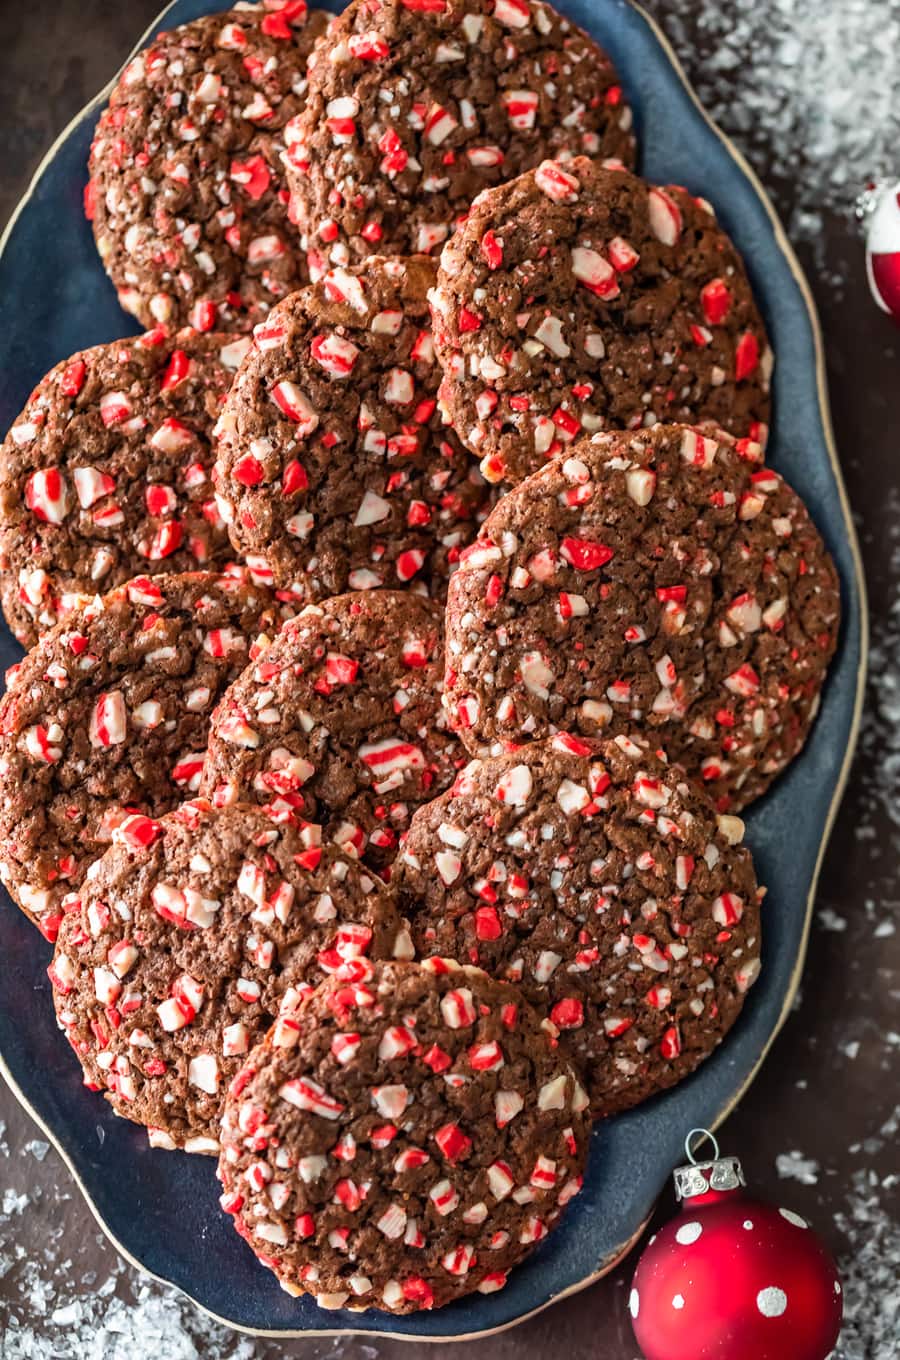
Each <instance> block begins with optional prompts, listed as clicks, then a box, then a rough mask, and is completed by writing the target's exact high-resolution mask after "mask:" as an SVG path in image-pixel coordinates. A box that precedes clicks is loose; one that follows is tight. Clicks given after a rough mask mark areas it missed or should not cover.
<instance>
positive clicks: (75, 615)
mask: <svg viewBox="0 0 900 1360" xmlns="http://www.w3.org/2000/svg"><path fill="white" fill-rule="evenodd" d="M282 617H283V615H282V610H281V608H280V606H278V605H277V604H276V602H275V600H274V599H273V597H272V595H271V594H270V592H269V591H268V590H266V589H265V588H264V587H261V586H257V585H254V584H253V582H252V580H251V578H250V576H249V574H248V573H247V572H245V571H239V570H237V569H235V570H234V571H233V572H231V573H229V574H226V575H221V576H220V575H216V574H215V573H214V572H193V573H187V574H185V575H182V576H154V577H148V576H142V577H136V578H135V579H134V580H133V581H129V582H128V584H127V585H123V586H117V587H116V589H115V590H113V591H111V592H110V593H109V594H108V595H106V596H105V597H104V598H103V599H99V598H98V599H96V600H94V601H93V603H91V604H89V605H78V606H76V607H75V608H73V609H72V611H71V613H70V614H69V616H68V617H67V618H66V619H65V620H64V621H63V622H62V623H58V624H57V625H56V627H55V628H52V629H51V630H50V632H49V633H45V634H44V636H43V637H42V638H41V640H40V642H39V643H38V644H37V645H36V646H35V647H33V648H32V650H31V651H30V652H29V653H28V655H27V656H26V657H25V659H24V660H23V661H22V662H20V663H19V665H18V666H14V667H13V668H12V669H11V670H10V671H8V672H7V690H6V694H5V695H4V696H3V699H2V700H0V879H2V881H3V884H4V886H5V887H6V888H7V889H8V890H9V892H10V893H11V894H12V896H13V897H14V898H15V900H16V901H17V902H18V904H19V906H20V907H21V908H22V910H23V911H24V912H25V913H26V915H28V916H30V917H31V919H32V920H33V921H34V922H35V924H36V925H38V926H40V929H41V930H42V931H43V933H44V934H45V935H46V936H47V938H48V939H49V940H53V939H55V938H56V932H57V930H58V929H59V923H60V920H61V917H62V914H63V910H64V909H65V907H66V906H67V905H71V903H72V902H73V901H74V900H75V899H77V896H78V888H79V885H80V884H81V882H82V880H83V878H84V874H85V870H86V869H87V867H88V865H89V864H90V863H91V861H92V860H94V859H96V858H97V856H98V855H100V854H102V852H103V850H104V849H105V848H106V846H107V845H108V843H109V840H110V837H111V834H112V831H113V830H114V828H115V827H116V826H117V825H118V824H119V822H121V820H122V818H123V817H125V816H127V815H128V814H129V813H130V812H135V811H137V812H143V813H146V814H148V815H149V816H151V817H156V816H159V815H160V814H162V813H164V812H169V811H170V810H171V809H172V808H174V807H176V806H177V805H178V804H179V803H180V802H181V801H182V799H183V798H185V797H186V796H187V795H188V794H189V793H191V792H194V791H196V789H197V788H198V786H199V782H200V771H201V768H202V765H203V756H204V752H205V748H206V736H207V728H208V726H209V719H210V714H211V713H212V710H213V708H214V707H215V705H216V702H217V701H218V699H219V696H220V695H221V694H222V692H223V690H225V689H226V688H227V686H228V685H229V684H230V683H231V681H232V680H233V679H234V678H235V677H236V676H237V675H238V674H239V673H240V672H241V671H242V670H243V669H244V667H245V665H246V664H247V661H248V659H250V658H252V657H254V656H255V655H257V648H258V647H260V646H262V645H264V644H265V641H266V639H267V637H271V636H274V634H275V633H276V632H277V630H278V628H279V627H280V625H281V621H282Z"/></svg>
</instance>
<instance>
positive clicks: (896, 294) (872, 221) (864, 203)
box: [857, 180, 900, 322]
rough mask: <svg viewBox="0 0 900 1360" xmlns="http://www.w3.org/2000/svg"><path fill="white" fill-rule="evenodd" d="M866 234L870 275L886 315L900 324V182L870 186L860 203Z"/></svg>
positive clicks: (870, 283)
mask: <svg viewBox="0 0 900 1360" xmlns="http://www.w3.org/2000/svg"><path fill="white" fill-rule="evenodd" d="M857 212H858V215H859V217H860V219H861V220H862V222H863V223H864V226H865V233H866V274H867V276H868V279H869V287H870V289H871V290H872V296H873V298H874V299H875V301H876V302H877V303H878V306H879V307H880V308H881V310H882V311H883V312H887V313H888V315H889V316H892V317H893V318H894V320H895V321H897V322H900V180H893V181H891V180H885V181H882V182H880V183H878V184H872V185H870V186H869V187H868V188H867V189H866V191H865V193H863V194H862V195H861V196H860V198H859V201H858V203H857Z"/></svg>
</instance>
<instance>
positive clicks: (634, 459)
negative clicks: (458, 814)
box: [444, 425, 840, 811]
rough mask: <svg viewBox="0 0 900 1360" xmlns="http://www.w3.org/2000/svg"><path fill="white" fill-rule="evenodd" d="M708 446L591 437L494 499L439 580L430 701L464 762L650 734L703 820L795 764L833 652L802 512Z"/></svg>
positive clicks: (743, 464)
mask: <svg viewBox="0 0 900 1360" xmlns="http://www.w3.org/2000/svg"><path fill="white" fill-rule="evenodd" d="M759 457H760V451H759V447H758V446H757V445H754V444H752V443H750V442H749V441H748V440H746V439H745V440H738V441H735V440H734V439H732V438H731V437H730V436H729V435H727V434H724V433H723V432H722V431H720V430H715V431H713V430H712V429H711V428H710V427H707V429H706V432H705V433H701V432H700V431H698V430H696V429H691V428H688V427H685V426H678V425H668V426H667V425H657V426H655V427H654V428H653V429H652V430H645V431H643V432H641V433H640V434H633V435H629V434H604V435H595V436H594V438H593V439H592V440H584V441H582V442H581V443H579V444H578V445H576V446H575V447H574V448H573V449H572V450H571V452H570V453H569V455H568V456H566V455H561V456H560V457H557V458H555V459H554V460H553V462H552V463H551V464H550V465H549V466H547V467H545V468H544V469H542V470H541V471H540V472H536V473H534V474H533V475H532V476H531V477H529V478H528V479H527V480H526V481H524V482H522V483H521V484H520V485H519V486H517V487H515V488H514V489H513V490H512V491H511V492H510V493H509V494H508V495H507V496H504V497H503V499H502V500H501V501H500V502H499V504H498V505H497V507H496V508H495V510H494V511H493V513H492V514H491V515H490V517H489V518H488V520H487V521H486V523H485V525H484V529H483V532H482V534H481V536H480V537H479V539H478V540H477V542H476V543H475V544H473V546H472V547H471V548H470V549H469V550H468V552H467V554H466V555H465V560H464V562H463V563H462V566H461V568H460V570H459V572H457V574H456V576H455V577H454V580H453V583H452V587H451V592H450V600H449V604H448V610H447V668H448V669H447V676H446V685H445V697H444V702H445V704H446V705H447V710H448V713H449V714H450V719H451V724H452V725H453V726H455V727H456V728H457V730H458V732H459V735H460V737H461V738H462V740H463V741H464V742H465V744H466V746H467V747H468V748H469V749H470V750H471V751H472V752H473V753H477V752H480V751H486V750H490V749H494V748H497V747H498V746H499V747H502V746H503V745H504V744H505V743H506V742H510V741H512V742H520V741H523V740H528V739H530V738H536V737H542V736H546V735H547V734H548V733H552V732H554V731H557V730H563V731H572V732H575V731H577V732H581V733H584V734H587V735H589V736H593V735H597V734H598V733H599V732H603V731H607V732H612V733H616V732H621V731H626V730H628V729H629V727H630V726H631V725H634V724H642V725H643V726H644V727H646V728H647V729H652V730H653V731H654V732H655V733H656V734H657V735H658V737H659V739H660V740H661V741H662V742H663V743H664V744H665V747H666V750H667V752H668V754H669V756H670V757H671V758H672V759H673V760H678V761H680V762H681V763H682V764H683V765H684V767H685V769H687V771H688V772H689V773H690V774H692V775H694V776H696V777H698V778H700V779H702V780H704V781H705V782H706V784H707V786H708V789H709V792H710V794H711V795H712V797H713V798H714V800H715V802H716V805H717V807H718V808H719V811H725V810H726V809H729V808H730V809H732V810H737V809H740V808H742V807H745V806H746V805H747V804H748V803H750V802H752V800H753V799H754V798H758V797H759V796H760V794H762V793H764V792H765V790H766V789H767V788H768V786H769V784H770V783H771V782H772V780H773V779H774V778H775V776H776V775H777V774H779V773H780V771H781V770H783V769H784V767H785V766H786V765H787V764H788V762H789V761H791V760H792V759H793V758H794V756H795V755H797V753H798V752H799V751H800V749H801V747H802V746H803V743H804V741H805V740H806V736H807V733H808V732H809V729H810V726H811V724H812V722H813V719H814V718H815V715H816V713H817V711H818V707H819V693H820V690H821V688H822V684H823V682H824V679H825V674H826V670H827V667H828V662H829V661H830V659H831V656H832V654H833V652H834V649H835V645H836V642H837V633H838V624H839V619H840V594H839V587H838V580H837V575H836V573H835V569H834V565H833V563H832V561H831V558H830V557H829V555H828V553H827V552H826V550H825V547H824V545H823V543H822V540H821V538H820V537H819V534H818V532H817V531H816V528H815V526H814V525H813V523H812V521H811V520H810V518H809V514H808V512H807V510H806V507H805V506H804V505H803V502H802V501H801V500H800V498H799V496H797V495H796V493H795V492H793V491H792V490H791V488H790V487H789V486H788V485H787V483H786V482H784V481H783V480H782V479H781V477H779V475H778V473H777V472H773V471H771V470H770V469H769V468H764V467H761V466H760V465H759V462H758V459H759Z"/></svg>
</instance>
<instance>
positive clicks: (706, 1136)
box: [684, 1129, 719, 1166]
mask: <svg viewBox="0 0 900 1360" xmlns="http://www.w3.org/2000/svg"><path fill="white" fill-rule="evenodd" d="M694 1139H696V1140H697V1141H698V1142H699V1143H701V1144H702V1143H703V1142H704V1141H705V1140H708V1141H709V1142H710V1143H712V1151H713V1155H712V1160H713V1161H714V1162H717V1161H718V1160H719V1144H718V1142H717V1140H716V1136H715V1134H714V1133H710V1131H709V1129H691V1130H690V1132H689V1133H688V1136H687V1137H686V1138H685V1140H684V1155H685V1157H687V1159H688V1161H689V1162H690V1164H691V1166H697V1158H696V1157H695V1156H694V1150H693V1143H694Z"/></svg>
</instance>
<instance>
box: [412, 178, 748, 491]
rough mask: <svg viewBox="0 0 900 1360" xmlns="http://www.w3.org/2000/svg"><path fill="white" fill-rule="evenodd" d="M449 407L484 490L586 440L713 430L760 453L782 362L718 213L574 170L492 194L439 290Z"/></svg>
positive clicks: (683, 198) (626, 181)
mask: <svg viewBox="0 0 900 1360" xmlns="http://www.w3.org/2000/svg"><path fill="white" fill-rule="evenodd" d="M432 305H433V313H434V323H435V329H434V335H435V344H436V345H437V350H438V356H439V358H440V361H441V364H442V366H443V368H444V373H445V379H444V382H443V384H442V386H441V392H440V396H441V402H442V404H443V406H444V407H445V409H446V412H447V414H448V417H449V419H450V420H451V421H452V422H453V425H454V428H455V429H456V431H457V433H458V434H459V436H460V438H461V439H462V440H463V442H464V443H465V444H467V445H468V447H469V448H470V449H471V451H472V452H473V453H474V454H476V455H477V456H478V457H479V458H480V459H481V470H482V472H483V473H484V475H485V477H486V478H487V479H488V481H491V482H499V481H508V482H516V481H519V480H521V478H522V477H524V476H525V475H526V474H527V473H529V472H532V471H534V469H536V468H538V467H540V466H541V465H542V464H543V463H544V462H545V461H546V459H547V458H550V457H552V456H553V455H554V454H555V453H557V452H558V451H560V450H562V449H563V448H564V447H565V446H566V445H567V444H569V443H571V442H572V440H574V439H577V438H578V437H579V436H581V435H584V434H585V433H591V432H593V431H595V430H599V429H603V428H605V427H612V428H616V427H618V428H621V429H629V430H633V429H640V428H641V427H643V426H649V425H654V424H656V422H657V421H658V420H668V421H674V420H685V421H696V420H715V421H717V422H718V423H719V424H721V425H722V426H723V427H724V428H726V429H729V430H731V431H732V433H734V434H735V435H740V436H746V437H748V438H749V439H751V440H753V441H754V442H756V443H759V444H762V445H764V444H765V435H766V432H767V430H766V425H765V422H766V421H768V419H769V378H770V374H771V370H772V353H771V350H770V349H769V346H768V343H767V341H766V334H765V330H764V329H763V324H762V320H761V319H760V315H759V312H758V311H757V308H756V304H755V303H754V301H753V295H752V293H751V291H750V284H749V283H748V281H747V276H746V274H745V272H744V266H743V263H742V261H741V258H740V256H739V255H738V253H737V251H736V250H735V248H734V246H733V245H732V244H731V241H730V240H729V239H728V237H727V236H726V235H725V232H724V231H723V230H722V229H721V227H719V226H718V225H717V223H716V219H715V216H714V214H713V210H712V208H711V207H710V205H709V204H708V203H707V202H706V201H705V200H704V199H699V198H693V197H692V196H691V195H690V194H689V193H688V192H687V190H686V189H682V188H679V187H677V186H672V185H670V186H669V187H668V188H666V189H658V188H655V187H654V186H653V185H650V184H647V183H645V181H644V180H642V179H638V178H637V176H636V175H632V174H629V173H627V172H626V171H624V170H611V169H606V168H604V167H602V166H600V165H596V164H594V163H593V162H591V161H589V160H587V159H586V158H584V157H578V158H577V159H575V160H572V161H568V162H566V163H565V164H556V163H554V162H550V161H548V162H545V163H544V164H543V165H541V166H539V167H538V168H537V169H536V170H532V171H530V172H529V173H528V174H526V175H520V176H519V178H518V179H515V180H512V181H511V182H510V183H509V184H502V185H500V186H499V187H497V188H494V189H490V190H487V191H486V192H485V193H484V194H482V195H481V197H480V198H479V199H478V201H477V203H475V204H474V205H473V208H472V212H471V213H470V215H469V217H468V219H467V221H466V223H465V226H464V227H463V228H462V230H461V231H460V232H459V233H458V235H457V236H456V237H454V239H453V240H452V241H450V242H449V243H448V245H447V246H446V247H445V249H444V251H443V254H442V255H441V269H440V276H439V279H438V286H437V288H436V289H435V290H434V292H433V293H432Z"/></svg>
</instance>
